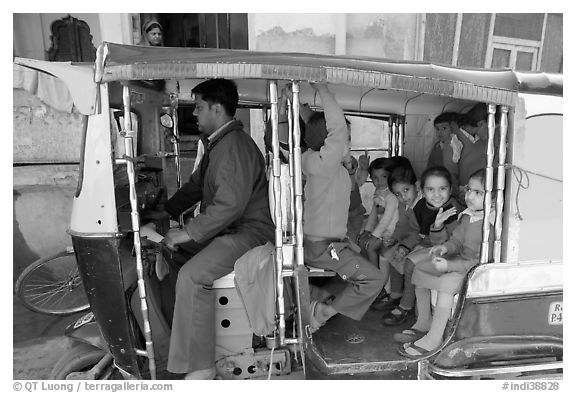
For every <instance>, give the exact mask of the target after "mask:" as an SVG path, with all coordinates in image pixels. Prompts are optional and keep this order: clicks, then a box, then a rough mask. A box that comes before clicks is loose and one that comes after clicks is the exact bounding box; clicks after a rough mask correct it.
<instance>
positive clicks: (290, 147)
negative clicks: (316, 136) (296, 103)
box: [287, 100, 299, 267]
mask: <svg viewBox="0 0 576 393" xmlns="http://www.w3.org/2000/svg"><path fill="white" fill-rule="evenodd" d="M287 104H288V107H287V110H288V169H289V176H290V184H294V135H293V132H292V130H293V129H294V119H295V118H294V114H293V111H292V101H290V100H287ZM297 121H299V119H298V120H297ZM293 188H294V187H292V189H293ZM295 207H296V202H295V200H294V193H293V192H290V216H289V217H288V219H289V220H290V237H291V239H290V240H291V243H292V244H293V239H294V234H295V233H296V220H295V218H294V210H295ZM291 262H292V263H294V258H292V259H291ZM292 267H293V266H292Z"/></svg>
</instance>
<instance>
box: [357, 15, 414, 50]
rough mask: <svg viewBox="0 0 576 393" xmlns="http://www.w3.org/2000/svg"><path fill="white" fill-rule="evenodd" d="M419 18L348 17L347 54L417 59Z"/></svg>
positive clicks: (411, 16)
mask: <svg viewBox="0 0 576 393" xmlns="http://www.w3.org/2000/svg"><path fill="white" fill-rule="evenodd" d="M416 22H417V14H347V15H346V54H349V55H354V56H370V57H382V58H386V59H396V60H401V59H403V60H415V59H416V57H415V56H416Z"/></svg>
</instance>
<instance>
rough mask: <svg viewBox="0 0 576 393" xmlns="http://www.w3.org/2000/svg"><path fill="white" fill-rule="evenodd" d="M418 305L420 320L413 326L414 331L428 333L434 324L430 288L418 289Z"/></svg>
mask: <svg viewBox="0 0 576 393" xmlns="http://www.w3.org/2000/svg"><path fill="white" fill-rule="evenodd" d="M415 293H416V305H417V307H418V318H417V319H416V323H415V324H414V325H413V326H412V328H413V329H416V330H420V331H423V332H426V331H428V330H429V329H430V324H431V322H432V310H431V307H432V304H431V296H430V290H429V289H428V288H418V287H417V288H416V289H415Z"/></svg>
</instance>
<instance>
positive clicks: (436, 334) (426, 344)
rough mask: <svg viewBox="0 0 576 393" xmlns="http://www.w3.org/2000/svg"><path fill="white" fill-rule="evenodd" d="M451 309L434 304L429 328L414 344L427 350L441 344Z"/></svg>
mask: <svg viewBox="0 0 576 393" xmlns="http://www.w3.org/2000/svg"><path fill="white" fill-rule="evenodd" d="M451 311H452V310H451V309H450V308H446V307H438V306H436V307H435V308H434V317H433V318H432V323H431V325H430V330H429V331H428V333H427V334H426V335H425V336H424V337H422V338H421V339H420V340H417V341H415V342H414V344H416V345H418V346H419V347H421V348H424V349H426V350H429V351H431V350H433V349H436V348H438V347H439V346H440V344H442V337H443V335H444V330H445V329H446V324H447V323H448V319H449V318H450V314H451Z"/></svg>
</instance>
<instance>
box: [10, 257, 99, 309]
mask: <svg viewBox="0 0 576 393" xmlns="http://www.w3.org/2000/svg"><path fill="white" fill-rule="evenodd" d="M16 287H17V294H18V296H19V297H20V299H21V300H22V301H23V302H24V304H25V305H26V307H28V308H30V309H32V310H34V311H38V312H41V313H45V314H53V315H65V314H71V313H74V312H78V311H82V310H86V309H87V308H88V307H89V305H88V299H87V297H86V293H85V292H84V286H83V285H82V280H81V279H80V275H79V273H78V267H77V266H76V258H75V255H74V253H66V252H64V253H60V254H58V255H56V256H54V257H51V258H45V259H41V260H39V261H37V262H34V263H33V264H32V265H30V267H29V268H27V269H26V270H25V271H24V272H23V273H22V276H21V277H20V279H19V280H18V283H17V286H16Z"/></svg>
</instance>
